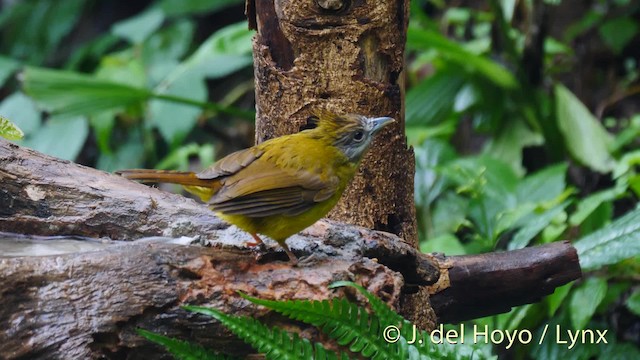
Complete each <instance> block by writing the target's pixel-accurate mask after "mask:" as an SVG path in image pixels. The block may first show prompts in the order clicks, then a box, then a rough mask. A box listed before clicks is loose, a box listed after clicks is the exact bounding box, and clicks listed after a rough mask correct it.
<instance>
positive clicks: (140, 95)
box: [24, 67, 152, 117]
mask: <svg viewBox="0 0 640 360" xmlns="http://www.w3.org/2000/svg"><path fill="white" fill-rule="evenodd" d="M24 89H25V92H26V93H27V94H28V95H29V96H31V97H32V98H33V99H34V100H36V101H37V102H38V103H40V104H42V105H43V106H45V108H46V109H47V110H49V111H51V112H52V113H53V114H59V115H62V116H66V117H73V116H78V115H91V114H96V113H100V112H103V111H105V110H112V109H121V108H124V107H127V106H129V105H132V104H135V103H140V102H142V101H144V100H146V99H147V98H149V97H150V96H151V95H152V94H151V93H150V92H149V91H148V90H147V89H141V88H135V87H131V86H128V85H124V84H120V83H115V82H111V81H105V80H100V79H97V78H95V77H93V76H89V75H84V74H80V73H75V72H70V71H58V70H49V69H41V68H34V67H28V68H27V69H26V70H25V71H24Z"/></svg>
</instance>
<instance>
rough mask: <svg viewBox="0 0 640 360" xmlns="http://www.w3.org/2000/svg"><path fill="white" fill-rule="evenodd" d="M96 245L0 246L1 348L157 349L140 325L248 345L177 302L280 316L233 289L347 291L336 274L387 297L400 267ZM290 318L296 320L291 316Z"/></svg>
mask: <svg viewBox="0 0 640 360" xmlns="http://www.w3.org/2000/svg"><path fill="white" fill-rule="evenodd" d="M5 241H9V242H15V241H16V239H13V238H10V237H9V238H7V237H4V236H1V235H0V243H2V242H5ZM22 241H23V242H24V241H25V240H22ZM42 241H44V240H40V241H38V240H36V241H33V242H32V244H31V245H35V244H38V243H40V244H41V243H42ZM58 241H59V240H50V241H48V242H52V243H53V244H51V245H49V247H50V249H52V250H59V249H56V245H55V243H56V242H58ZM67 242H68V241H67ZM102 245H103V246H102V247H100V251H92V250H89V249H87V251H83V252H77V251H74V252H72V253H68V254H57V255H49V256H37V257H36V256H23V257H2V256H0V275H1V276H0V289H1V290H0V299H1V300H2V305H3V306H2V307H1V308H0V357H1V358H3V359H6V358H29V359H52V358H58V359H88V358H105V357H106V358H129V359H131V358H134V359H157V358H160V357H161V356H163V354H164V353H165V352H164V351H163V350H162V349H160V348H158V347H156V346H152V345H151V344H150V343H149V342H148V341H146V340H144V339H142V338H141V337H139V336H138V335H137V334H136V332H135V330H136V328H139V327H140V328H144V329H149V330H151V331H154V332H159V333H162V334H165V335H169V336H173V337H179V338H183V339H191V340H192V341H197V342H198V343H200V344H202V345H204V346H206V347H207V348H210V349H216V350H219V351H226V352H231V353H248V352H252V351H251V349H250V348H248V347H247V346H246V345H243V344H242V343H241V342H240V341H238V340H237V339H236V338H234V337H232V336H230V334H229V331H228V330H226V329H224V327H223V326H222V325H220V323H219V322H217V321H216V320H214V319H213V318H211V317H207V316H202V315H196V314H193V313H190V312H187V311H184V310H182V309H181V308H180V306H182V305H186V304H192V305H193V304H196V305H202V306H212V307H215V308H217V309H220V310H222V311H224V312H226V313H229V314H234V315H249V316H252V317H256V318H259V319H262V320H263V321H265V322H267V323H269V324H270V325H277V324H282V323H285V322H286V321H285V320H284V319H282V318H280V317H278V316H274V314H269V311H267V310H266V309H264V308H260V307H257V306H254V305H252V304H251V303H250V302H248V301H246V300H244V299H242V298H241V297H240V296H239V295H238V293H237V292H238V291H242V292H244V293H246V294H249V295H252V296H257V297H260V298H264V299H310V300H323V299H327V298H332V297H336V296H344V295H345V291H346V292H347V293H351V294H352V292H351V291H349V290H344V289H341V290H329V289H328V285H329V284H331V283H332V282H333V281H336V280H356V281H358V282H359V283H361V284H363V285H364V286H366V287H367V288H368V289H369V290H370V291H372V292H374V293H375V294H377V295H378V296H380V297H381V298H382V299H384V300H386V301H388V303H389V304H390V305H391V306H394V304H396V305H397V303H398V298H399V295H400V291H401V288H402V284H403V281H402V277H401V276H399V274H397V273H395V272H393V271H391V270H389V269H388V268H385V267H384V266H383V265H380V264H377V263H375V262H373V261H371V260H364V261H359V262H356V263H353V262H351V261H346V260H338V259H331V260H324V261H319V262H317V263H315V264H314V265H313V266H309V267H291V266H289V265H288V264H287V263H286V262H270V263H265V264H262V263H259V262H258V261H256V259H255V256H254V255H253V254H252V253H251V251H248V250H247V251H239V250H231V249H219V248H202V247H200V246H181V245H172V244H166V243H137V242H125V243H122V244H120V245H108V246H107V247H106V248H105V247H104V244H102ZM258 274H259V276H256V275H258ZM287 327H288V328H293V329H294V330H295V329H297V330H298V331H301V330H302V329H301V328H300V327H299V326H295V325H293V324H290V323H289V324H288V325H287ZM305 331H306V332H307V335H308V336H309V335H317V334H315V332H314V331H313V330H309V329H306V330H305ZM310 331H311V332H310ZM165 357H166V355H165ZM168 358H171V357H168Z"/></svg>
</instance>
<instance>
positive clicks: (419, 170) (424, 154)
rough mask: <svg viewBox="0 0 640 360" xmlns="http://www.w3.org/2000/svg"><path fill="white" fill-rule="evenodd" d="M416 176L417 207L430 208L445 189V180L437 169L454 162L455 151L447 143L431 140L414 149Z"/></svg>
mask: <svg viewBox="0 0 640 360" xmlns="http://www.w3.org/2000/svg"><path fill="white" fill-rule="evenodd" d="M414 152H415V158H416V174H415V177H414V188H415V201H416V205H417V206H429V205H430V204H431V203H432V202H433V201H434V200H435V199H436V197H437V196H438V195H440V193H441V192H442V190H443V189H444V184H445V182H444V179H443V177H442V176H441V175H440V174H438V172H437V171H436V167H437V166H439V165H441V164H443V163H445V162H447V161H450V160H452V159H453V158H454V157H455V151H454V150H453V148H452V147H451V146H450V145H449V144H448V143H446V142H444V141H441V140H436V139H430V140H427V141H425V142H423V143H422V144H421V145H420V146H418V147H415V148H414Z"/></svg>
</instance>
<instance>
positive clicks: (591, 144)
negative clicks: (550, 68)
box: [555, 84, 614, 173]
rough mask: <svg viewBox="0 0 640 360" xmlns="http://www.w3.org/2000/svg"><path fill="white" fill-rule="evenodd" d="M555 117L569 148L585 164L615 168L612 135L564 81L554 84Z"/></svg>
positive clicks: (600, 170) (597, 169)
mask: <svg viewBox="0 0 640 360" xmlns="http://www.w3.org/2000/svg"><path fill="white" fill-rule="evenodd" d="M555 98H556V117H557V121H558V128H559V129H560V132H561V133H562V135H563V136H564V139H565V141H566V144H567V149H568V150H569V152H570V153H571V155H573V157H574V158H576V159H577V160H578V161H580V162H581V163H582V164H584V165H586V166H588V167H590V168H591V169H594V170H596V171H599V172H601V173H606V172H609V171H611V170H612V169H613V164H614V161H613V158H612V157H611V155H610V154H609V144H610V143H611V141H612V138H611V135H610V134H609V133H607V131H606V130H605V129H604V128H603V127H602V125H601V124H600V122H598V120H597V119H596V118H595V117H594V116H593V115H592V114H591V112H589V110H588V109H587V108H586V106H584V104H583V103H582V102H580V100H578V98H576V96H575V95H573V93H571V91H569V90H568V89H567V88H566V87H564V86H563V85H560V84H557V85H556V86H555Z"/></svg>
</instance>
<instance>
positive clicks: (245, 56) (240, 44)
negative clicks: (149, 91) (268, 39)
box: [168, 21, 254, 79]
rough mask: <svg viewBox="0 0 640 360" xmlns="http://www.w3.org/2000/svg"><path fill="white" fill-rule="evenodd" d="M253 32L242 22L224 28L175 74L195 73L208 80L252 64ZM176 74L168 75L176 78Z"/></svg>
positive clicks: (170, 77)
mask: <svg viewBox="0 0 640 360" xmlns="http://www.w3.org/2000/svg"><path fill="white" fill-rule="evenodd" d="M253 34H254V32H253V31H251V30H249V29H248V28H247V24H246V22H244V21H241V22H239V23H235V24H232V25H229V26H226V27H224V28H222V29H220V30H218V31H216V32H215V33H214V34H213V35H211V36H210V37H209V38H208V39H207V40H205V42H204V43H202V45H200V47H199V48H198V50H196V51H195V52H194V53H193V55H191V56H190V57H189V58H188V59H187V60H186V61H185V62H184V64H183V66H182V68H180V69H178V70H177V71H176V72H178V74H179V73H180V72H185V71H196V72H198V73H200V74H202V75H203V76H204V77H207V78H220V77H223V76H226V75H229V74H231V73H232V72H235V71H237V70H239V69H242V68H244V67H247V66H248V65H250V64H252V63H253V58H252V56H251V50H252V48H253V45H252V41H251V39H252V38H253ZM175 77H176V74H172V75H169V76H168V79H172V78H175Z"/></svg>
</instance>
